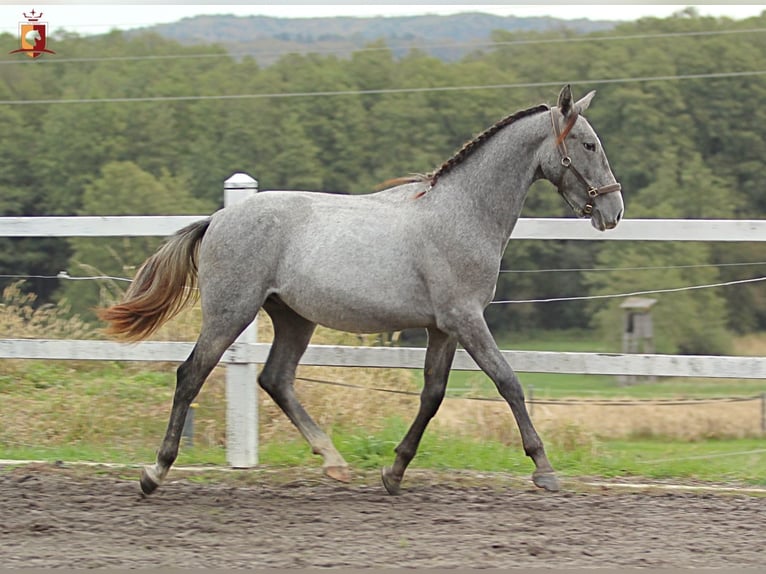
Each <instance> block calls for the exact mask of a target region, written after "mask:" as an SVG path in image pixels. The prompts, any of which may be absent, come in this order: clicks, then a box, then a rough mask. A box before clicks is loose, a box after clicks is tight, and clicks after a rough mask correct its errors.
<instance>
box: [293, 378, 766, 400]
mask: <svg viewBox="0 0 766 574" xmlns="http://www.w3.org/2000/svg"><path fill="white" fill-rule="evenodd" d="M295 380H296V381H304V382H307V383H316V384H320V385H328V386H332V387H343V388H347V389H357V390H363V391H376V392H380V393H389V394H395V395H408V396H420V393H419V392H416V391H403V390H401V389H386V388H382V387H368V386H364V385H355V384H352V383H341V382H340V381H328V380H326V379H317V378H313V377H295ZM446 398H450V399H462V400H465V401H486V402H493V403H494V402H505V399H503V398H500V397H465V396H457V395H447V397H446ZM760 400H762V397H761V396H760V395H754V396H750V397H709V398H698V399H535V398H530V397H528V398H526V402H527V403H528V404H533V405H564V406H566V405H581V406H582V405H587V406H599V407H635V406H647V405H651V406H671V407H677V406H686V405H710V404H719V403H741V402H751V401H760Z"/></svg>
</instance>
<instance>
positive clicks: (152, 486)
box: [140, 467, 160, 494]
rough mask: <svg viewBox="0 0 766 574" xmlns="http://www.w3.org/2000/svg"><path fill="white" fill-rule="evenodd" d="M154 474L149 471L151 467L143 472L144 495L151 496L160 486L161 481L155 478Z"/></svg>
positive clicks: (142, 485)
mask: <svg viewBox="0 0 766 574" xmlns="http://www.w3.org/2000/svg"><path fill="white" fill-rule="evenodd" d="M153 474H154V473H153V472H152V471H151V470H150V469H149V467H145V468H144V469H143V470H142V471H141V482H140V484H141V491H142V492H143V493H144V494H151V493H152V492H154V491H155V490H157V487H158V486H159V485H160V483H159V481H158V480H157V479H156V478H155V477H154V476H153Z"/></svg>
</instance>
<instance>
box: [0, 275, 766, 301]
mask: <svg viewBox="0 0 766 574" xmlns="http://www.w3.org/2000/svg"><path fill="white" fill-rule="evenodd" d="M0 279H67V280H70V281H89V280H99V279H109V280H112V281H126V282H128V283H130V282H131V281H132V279H127V278H125V277H112V276H110V275H96V276H93V277H72V276H70V275H69V274H68V273H67V272H66V271H60V272H59V273H58V274H57V275H0ZM759 281H766V276H764V277H754V278H752V279H739V280H737V281H725V282H723V283H709V284H705V285H689V286H686V287H675V288H670V289H654V290H651V291H633V292H631V293H614V294H611V295H577V296H573V297H552V298H549V299H516V300H506V301H491V302H490V305H513V304H520V303H557V302H561V301H589V300H594V299H616V298H619V297H635V296H638V295H653V294H656V293H678V292H681V291H695V290H700V289H711V288H713V287H728V286H730V285H741V284H743V283H757V282H759ZM195 289H196V287H195Z"/></svg>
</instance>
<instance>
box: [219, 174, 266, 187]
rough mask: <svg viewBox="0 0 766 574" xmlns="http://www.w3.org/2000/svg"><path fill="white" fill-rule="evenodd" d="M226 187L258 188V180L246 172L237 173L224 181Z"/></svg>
mask: <svg viewBox="0 0 766 574" xmlns="http://www.w3.org/2000/svg"><path fill="white" fill-rule="evenodd" d="M223 188H224V189H258V181H257V180H255V179H254V178H252V177H250V176H249V175H247V174H246V173H235V174H234V175H232V176H231V177H230V178H229V179H227V180H226V181H224V182H223Z"/></svg>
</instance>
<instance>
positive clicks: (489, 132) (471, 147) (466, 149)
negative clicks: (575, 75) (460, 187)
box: [377, 104, 550, 197]
mask: <svg viewBox="0 0 766 574" xmlns="http://www.w3.org/2000/svg"><path fill="white" fill-rule="evenodd" d="M549 109H550V107H548V105H546V104H540V105H538V106H534V107H532V108H529V109H526V110H521V111H518V112H515V113H513V114H511V115H509V116H506V117H504V118H503V119H501V120H500V121H498V122H496V123H495V124H493V125H491V126H490V127H488V128H487V129H486V130H484V131H483V132H481V133H480V134H479V135H477V136H476V137H475V138H473V139H472V140H470V141H468V142H466V143H465V144H463V147H461V148H460V149H459V150H458V151H457V152H456V153H455V154H454V155H453V156H452V157H451V158H449V159H448V160H447V161H445V162H444V163H443V164H441V166H439V167H438V168H437V169H435V170H434V171H432V172H430V173H413V174H410V175H405V176H403V177H397V178H394V179H389V180H386V181H384V182H383V183H381V184H380V185H378V186H377V189H388V188H390V187H394V186H396V185H404V184H406V183H423V182H426V183H428V187H427V189H426V191H428V190H429V189H431V188H432V187H433V186H434V185H436V182H437V181H438V180H439V178H440V177H441V176H443V175H444V174H446V173H448V172H449V171H451V170H452V169H453V168H454V167H455V166H458V165H460V164H461V163H462V162H463V161H465V159H466V158H468V157H469V156H470V155H471V154H472V153H473V152H474V151H476V150H477V149H478V148H479V147H480V146H481V144H483V143H484V142H485V141H487V140H488V139H489V138H491V137H492V136H493V135H495V134H496V133H497V132H499V131H500V130H501V129H503V128H504V127H506V126H508V125H510V124H512V123H513V122H515V121H517V120H520V119H522V118H526V117H528V116H532V115H535V114H538V113H540V112H545V111H548V110H549ZM424 194H425V191H423V192H421V193H419V194H418V195H417V197H420V196H422V195H424Z"/></svg>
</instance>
